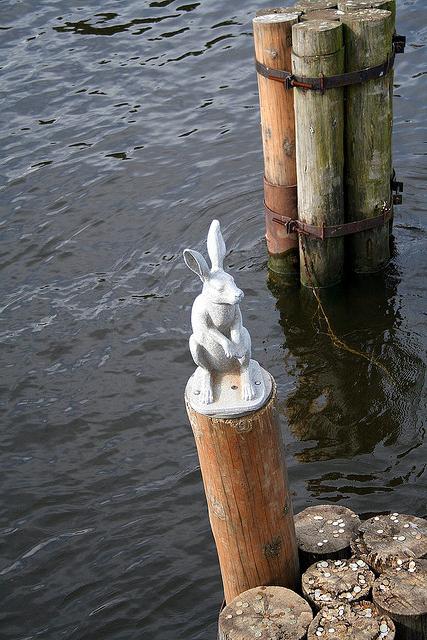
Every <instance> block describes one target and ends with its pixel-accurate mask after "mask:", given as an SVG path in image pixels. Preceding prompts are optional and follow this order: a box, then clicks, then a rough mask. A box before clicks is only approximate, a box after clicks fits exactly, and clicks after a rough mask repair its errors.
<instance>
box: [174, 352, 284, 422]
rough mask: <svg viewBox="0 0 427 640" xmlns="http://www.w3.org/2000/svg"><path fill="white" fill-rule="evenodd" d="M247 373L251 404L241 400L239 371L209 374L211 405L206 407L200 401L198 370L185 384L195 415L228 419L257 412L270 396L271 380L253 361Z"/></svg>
mask: <svg viewBox="0 0 427 640" xmlns="http://www.w3.org/2000/svg"><path fill="white" fill-rule="evenodd" d="M248 373H249V376H248V377H249V379H250V380H251V383H252V388H253V391H254V397H253V398H252V399H251V400H244V399H243V398H242V386H241V385H242V376H241V372H240V370H236V371H230V372H226V373H220V372H214V373H212V390H213V401H212V402H210V403H209V404H205V403H204V402H202V400H201V382H202V379H203V372H202V371H201V370H200V367H199V368H197V369H196V371H195V372H194V373H193V375H192V376H191V378H190V379H189V381H188V382H187V386H186V388H185V399H186V401H187V403H188V404H189V405H190V406H191V408H192V409H193V410H194V411H197V412H198V413H201V414H202V415H205V416H215V417H218V418H231V417H236V416H243V415H246V414H247V413H251V412H252V411H256V410H257V409H259V408H260V407H262V406H263V405H264V404H265V403H266V402H267V400H268V398H269V397H270V395H271V392H272V388H273V383H272V377H271V375H270V374H269V373H268V372H267V371H265V369H263V368H262V367H261V366H260V364H259V363H258V362H257V361H256V360H251V361H250V364H249V372H248Z"/></svg>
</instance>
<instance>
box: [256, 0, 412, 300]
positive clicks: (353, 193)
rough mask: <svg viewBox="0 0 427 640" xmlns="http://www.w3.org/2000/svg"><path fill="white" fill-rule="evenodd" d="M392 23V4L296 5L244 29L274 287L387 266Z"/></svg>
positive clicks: (347, 0)
mask: <svg viewBox="0 0 427 640" xmlns="http://www.w3.org/2000/svg"><path fill="white" fill-rule="evenodd" d="M395 17H396V0H379V1H375V0H372V1H366V0H331V1H330V0H301V1H300V2H297V3H296V4H295V5H294V6H292V7H286V8H275V9H263V10H261V11H259V12H258V14H257V16H256V17H255V18H254V20H253V31H254V44H255V57H256V66H257V72H258V87H259V99H260V112H261V130H262V142H263V152H264V200H265V212H266V238H267V246H268V252H269V268H270V270H271V272H273V273H275V274H276V275H278V276H279V278H281V280H282V282H283V283H284V284H286V283H294V282H295V280H298V279H300V281H301V283H302V284H303V285H306V286H309V287H328V286H331V285H334V284H337V283H339V282H341V281H342V280H343V278H344V273H345V270H348V271H351V272H355V273H359V274H365V273H372V272H375V271H379V270H380V269H382V268H383V267H384V266H385V265H386V264H387V262H388V260H389V258H390V232H391V219H392V212H393V203H395V204H396V203H398V202H399V201H400V200H401V196H399V195H398V194H397V193H396V194H395V195H394V196H393V190H397V189H399V190H401V189H402V185H401V183H398V182H396V181H395V179H394V172H393V166H392V148H391V147H392V144H391V143H392V121H393V105H392V98H393V61H394V55H395V53H396V52H399V51H400V50H401V49H402V38H401V37H399V36H396V33H395ZM295 221H296V222H295Z"/></svg>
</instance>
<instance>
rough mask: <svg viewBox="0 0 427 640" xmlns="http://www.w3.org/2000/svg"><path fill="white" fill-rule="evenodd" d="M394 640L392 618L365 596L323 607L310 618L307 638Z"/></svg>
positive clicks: (315, 639)
mask: <svg viewBox="0 0 427 640" xmlns="http://www.w3.org/2000/svg"><path fill="white" fill-rule="evenodd" d="M319 638H334V640H348V639H349V638H351V639H352V640H378V639H381V640H394V638H395V626H394V624H393V621H392V620H391V619H390V618H389V617H388V616H386V615H384V614H383V613H381V612H380V611H379V610H378V609H377V607H376V606H375V605H373V604H372V602H368V601H366V600H364V601H362V602H355V603H353V604H351V605H348V604H341V605H337V606H326V607H324V608H323V609H322V610H321V611H319V613H318V614H317V616H316V617H315V618H314V620H313V621H312V622H311V624H310V626H309V628H308V633H307V640H319Z"/></svg>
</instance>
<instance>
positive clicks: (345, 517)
mask: <svg viewBox="0 0 427 640" xmlns="http://www.w3.org/2000/svg"><path fill="white" fill-rule="evenodd" d="M359 525H360V520H359V518H358V516H357V515H356V514H355V513H354V512H353V511H352V510H351V509H348V508H347V507H341V506H339V505H334V504H323V505H316V506H314V507H307V508H306V509H304V511H301V512H300V513H298V514H297V515H296V516H295V532H296V536H297V543H298V551H299V560H300V568H301V571H305V570H306V569H307V568H308V567H309V566H310V565H312V564H313V563H314V562H318V561H319V560H332V559H333V560H342V559H344V558H350V556H351V555H352V551H351V548H350V543H351V541H352V540H353V539H354V538H356V537H357V533H358V530H359Z"/></svg>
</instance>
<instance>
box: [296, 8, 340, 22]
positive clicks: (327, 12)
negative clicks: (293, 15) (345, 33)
mask: <svg viewBox="0 0 427 640" xmlns="http://www.w3.org/2000/svg"><path fill="white" fill-rule="evenodd" d="M341 16H342V11H338V9H320V10H319V9H316V10H315V11H309V12H308V13H303V15H302V16H301V18H300V20H301V21H302V22H306V21H307V20H329V21H330V20H332V21H333V22H336V21H339V20H340V19H341Z"/></svg>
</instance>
